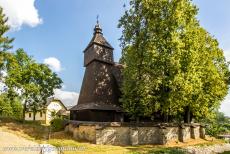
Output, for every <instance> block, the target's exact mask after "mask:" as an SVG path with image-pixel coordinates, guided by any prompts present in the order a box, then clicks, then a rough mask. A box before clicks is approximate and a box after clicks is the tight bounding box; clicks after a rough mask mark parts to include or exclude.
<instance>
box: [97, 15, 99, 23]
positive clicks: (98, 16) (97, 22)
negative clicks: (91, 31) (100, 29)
mask: <svg viewBox="0 0 230 154" xmlns="http://www.w3.org/2000/svg"><path fill="white" fill-rule="evenodd" d="M97 24H99V15H97Z"/></svg>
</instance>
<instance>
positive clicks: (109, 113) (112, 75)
mask: <svg viewBox="0 0 230 154" xmlns="http://www.w3.org/2000/svg"><path fill="white" fill-rule="evenodd" d="M84 66H85V67H86V69H85V75H84V79H83V83H82V87H81V91H80V96H79V99H78V103H77V105H76V106H74V107H73V108H71V109H70V119H71V120H79V121H100V122H112V121H123V111H122V109H121V107H120V106H119V101H118V100H119V97H120V91H119V84H120V82H121V79H120V78H121V71H120V69H121V66H120V65H118V64H115V63H114V60H113V47H112V46H111V45H110V44H109V43H108V42H107V41H106V39H105V38H104V37H103V34H102V29H101V28H100V26H99V24H98V23H97V25H96V26H95V28H94V36H93V38H92V40H91V41H90V43H89V45H88V46H87V47H86V49H85V50H84Z"/></svg>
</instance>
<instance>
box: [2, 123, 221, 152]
mask: <svg viewBox="0 0 230 154" xmlns="http://www.w3.org/2000/svg"><path fill="white" fill-rule="evenodd" d="M0 129H1V130H3V131H8V132H11V133H14V134H17V135H19V136H22V137H24V138H27V139H29V140H33V141H36V142H38V143H43V144H51V145H54V146H56V147H65V146H72V147H77V149H78V151H77V152H76V151H72V152H71V151H65V152H64V153H65V154H75V153H84V154H103V153H104V154H126V153H128V154H142V153H149V154H151V153H152V154H183V153H184V152H183V151H182V148H183V147H184V146H189V145H198V146H204V145H212V144H218V143H219V144H220V143H223V141H222V140H217V139H213V138H209V139H208V140H202V139H198V140H196V141H195V140H190V141H188V142H186V143H181V142H172V143H170V144H168V145H165V146H160V145H140V146H112V145H95V144H90V143H85V142H78V141H76V140H74V139H73V138H72V136H71V135H69V134H67V133H65V132H64V131H61V132H54V133H51V135H50V139H49V140H48V131H49V127H48V126H45V125H40V124H39V123H34V122H25V123H24V124H23V123H21V122H15V121H14V122H12V121H2V122H0Z"/></svg>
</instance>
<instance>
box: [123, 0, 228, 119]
mask: <svg viewBox="0 0 230 154" xmlns="http://www.w3.org/2000/svg"><path fill="white" fill-rule="evenodd" d="M197 12H198V9H197V8H196V6H195V5H194V4H193V3H192V2H191V0H154V1H151V0H131V1H130V8H129V10H127V11H126V12H125V14H124V15H123V17H122V18H121V19H120V22H119V27H120V28H122V37H121V46H122V58H121V62H122V63H123V64H124V65H125V68H124V70H123V78H124V81H123V86H122V88H121V90H122V93H123V96H122V98H121V102H122V104H123V107H124V109H125V110H126V111H127V112H128V113H129V114H130V115H131V116H132V117H133V118H136V119H138V117H141V116H144V117H151V118H152V119H154V118H155V116H154V115H155V113H160V114H161V115H162V117H163V119H164V121H168V120H170V119H169V118H170V117H175V116H178V115H182V116H183V117H184V121H185V122H190V121H191V119H192V117H195V118H196V119H199V118H202V117H204V116H208V113H209V112H210V111H212V110H215V109H216V108H218V107H219V105H220V102H221V101H222V100H223V98H224V97H225V95H226V94H227V90H228V82H229V70H228V65H227V63H226V60H225V58H224V56H223V51H222V50H221V49H220V48H219V46H218V42H217V40H216V39H214V38H213V37H212V36H211V35H210V34H209V33H208V32H207V31H206V30H205V29H203V28H202V27H201V26H200V25H199V22H198V20H197V19H196V15H197Z"/></svg>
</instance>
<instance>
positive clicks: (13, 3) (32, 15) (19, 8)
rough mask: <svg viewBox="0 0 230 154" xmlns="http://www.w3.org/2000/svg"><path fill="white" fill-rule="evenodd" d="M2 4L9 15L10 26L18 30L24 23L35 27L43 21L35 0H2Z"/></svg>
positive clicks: (0, 3)
mask: <svg viewBox="0 0 230 154" xmlns="http://www.w3.org/2000/svg"><path fill="white" fill-rule="evenodd" d="M0 6H1V7H2V8H3V12H4V14H5V15H6V16H7V17H8V19H9V20H8V24H9V26H10V27H11V28H12V29H14V30H18V29H20V27H21V26H22V25H28V26H30V27H35V26H37V25H38V24H41V23H42V19H41V18H40V17H39V14H38V10H37V9H36V8H35V0H0Z"/></svg>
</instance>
